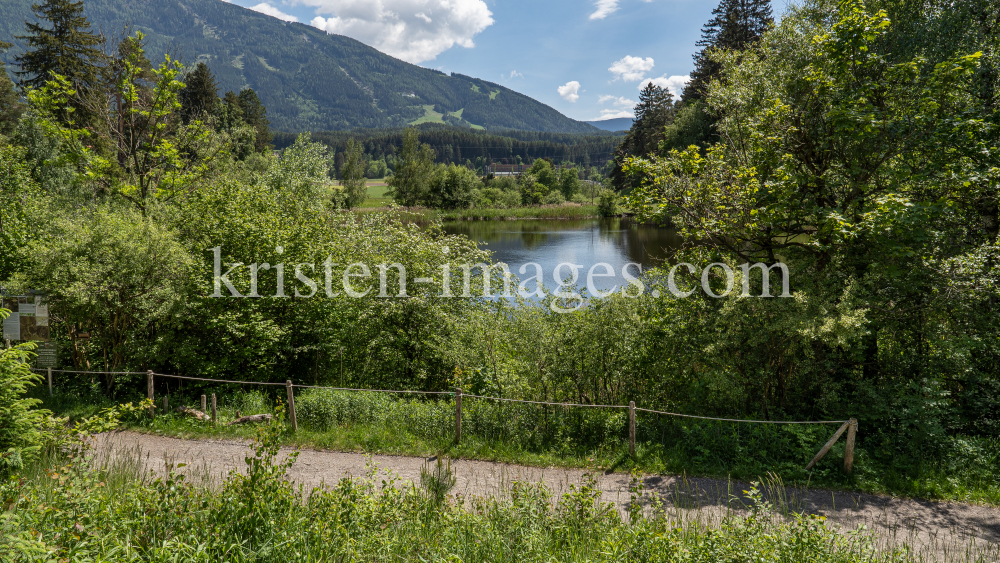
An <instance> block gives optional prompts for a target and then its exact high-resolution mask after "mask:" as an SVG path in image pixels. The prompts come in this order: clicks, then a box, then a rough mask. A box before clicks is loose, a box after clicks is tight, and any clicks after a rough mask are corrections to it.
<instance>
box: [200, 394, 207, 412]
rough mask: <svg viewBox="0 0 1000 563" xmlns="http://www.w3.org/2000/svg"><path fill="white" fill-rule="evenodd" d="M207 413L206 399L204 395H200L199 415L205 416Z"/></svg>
mask: <svg viewBox="0 0 1000 563" xmlns="http://www.w3.org/2000/svg"><path fill="white" fill-rule="evenodd" d="M207 412H208V403H207V398H206V397H205V396H204V395H202V396H201V413H202V414H205V413H207Z"/></svg>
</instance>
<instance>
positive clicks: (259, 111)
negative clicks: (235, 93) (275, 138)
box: [239, 88, 272, 152]
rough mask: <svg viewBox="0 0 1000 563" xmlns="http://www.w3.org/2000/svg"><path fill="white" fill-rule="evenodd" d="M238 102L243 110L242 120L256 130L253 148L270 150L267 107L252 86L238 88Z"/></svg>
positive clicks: (258, 150)
mask: <svg viewBox="0 0 1000 563" xmlns="http://www.w3.org/2000/svg"><path fill="white" fill-rule="evenodd" d="M239 103H240V109H242V110H243V121H245V122H246V123H247V125H249V126H251V127H253V128H254V129H255V130H256V131H257V137H256V139H255V141H254V148H255V149H256V150H257V152H264V151H266V150H270V149H271V140H272V135H271V130H270V128H269V127H270V125H271V122H270V121H268V119H267V109H266V108H265V107H264V104H263V103H261V101H260V98H259V97H257V92H254V91H253V89H252V88H244V89H242V90H240V95H239Z"/></svg>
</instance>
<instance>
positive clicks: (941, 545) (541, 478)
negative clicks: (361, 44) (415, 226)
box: [96, 432, 1000, 563]
mask: <svg viewBox="0 0 1000 563" xmlns="http://www.w3.org/2000/svg"><path fill="white" fill-rule="evenodd" d="M96 451H97V452H99V454H104V455H116V456H120V455H139V456H141V458H142V460H143V463H144V464H145V467H146V469H147V470H152V471H154V472H157V473H162V472H163V471H164V468H165V466H166V464H167V463H171V464H174V465H176V464H179V463H184V464H186V467H185V468H184V469H183V471H185V472H187V473H188V474H189V475H190V478H192V479H195V480H196V481H197V480H202V482H204V483H206V484H211V483H217V482H218V479H219V477H221V476H224V475H225V474H227V473H228V472H229V471H230V470H231V469H234V468H236V469H241V468H243V467H245V462H244V457H246V455H247V452H248V449H247V444H246V443H245V442H239V441H222V440H185V439H179V438H169V437H164V436H155V435H149V434H139V433H133V432H119V433H114V434H109V435H103V436H100V437H99V439H98V445H97V448H96ZM290 451H292V450H291V449H287V448H286V449H283V450H282V452H283V453H287V452H290ZM430 459H431V460H433V458H430ZM426 461H427V460H425V459H424V458H419V457H404V456H388V455H370V456H369V455H366V454H361V453H353V452H335V451H319V450H309V449H304V450H301V451H300V454H299V458H298V460H297V461H296V462H295V465H294V466H292V468H291V470H290V472H289V478H290V479H291V480H292V481H294V482H295V483H300V484H302V485H304V486H305V488H306V490H310V489H311V488H313V487H319V486H323V485H324V484H328V485H333V484H336V483H337V481H339V480H340V479H341V478H343V477H347V476H351V475H353V476H363V475H365V474H366V473H367V472H368V466H369V463H371V462H373V463H375V464H376V465H377V466H378V468H379V470H380V471H382V472H386V471H388V472H391V473H394V474H396V475H398V476H399V478H400V479H401V480H403V481H411V482H419V479H420V469H421V467H423V465H424V463H425V462H426ZM451 466H452V470H453V471H454V472H455V475H456V477H457V485H456V487H455V489H454V490H453V493H461V494H464V495H466V496H481V497H482V496H493V495H502V494H503V491H504V489H505V485H506V484H507V483H510V482H511V481H515V480H519V481H529V482H543V483H544V484H545V485H546V486H547V487H548V488H549V489H550V490H552V491H553V493H554V494H556V495H558V494H560V493H562V492H565V491H567V490H568V488H569V485H570V484H579V483H581V482H582V481H583V480H584V478H585V474H586V471H584V470H579V469H559V468H538V467H526V466H519V465H510V464H504V463H494V462H487V461H472V460H464V459H462V460H453V461H452V464H451ZM595 477H596V479H597V483H598V486H599V487H600V488H601V491H602V496H603V500H604V501H606V502H610V503H613V504H614V505H615V506H617V507H618V509H619V510H624V507H625V505H626V504H627V503H628V500H629V492H628V486H629V476H628V474H624V473H606V474H605V473H599V474H596V475H595ZM644 488H645V490H646V491H647V493H655V494H659V495H661V497H662V498H664V499H669V500H670V501H671V502H672V504H673V506H674V507H675V514H676V517H678V518H683V519H697V520H699V521H701V522H703V523H707V524H710V523H715V522H718V521H719V520H720V519H721V518H723V517H724V516H725V515H726V514H728V513H730V512H732V511H734V510H735V511H740V510H742V509H743V501H745V496H744V495H743V493H742V491H743V490H745V489H748V488H749V486H748V485H747V484H746V483H740V482H735V481H726V480H720V479H706V478H683V477H678V476H675V475H647V476H645V477H644ZM765 492H766V495H767V497H768V498H769V499H771V500H772V501H774V502H775V503H776V504H778V505H781V506H786V507H787V508H788V510H790V511H792V512H800V511H805V512H808V513H811V514H818V515H822V516H825V517H826V518H827V523H828V525H833V526H840V527H842V528H843V529H853V528H856V527H857V526H858V525H865V526H867V527H868V528H869V529H871V530H873V531H874V532H875V535H876V537H877V544H878V545H881V546H887V545H898V544H900V543H903V542H905V543H907V544H909V545H910V546H911V547H913V548H914V550H915V551H916V553H917V554H918V555H922V556H923V557H925V558H926V559H928V560H937V561H948V562H951V561H982V562H984V563H985V562H1000V509H998V508H993V507H987V506H978V505H969V504H959V503H949V502H931V501H922V500H914V499H906V498H895V497H888V496H878V495H870V494H860V493H851V492H841V491H827V490H803V489H794V488H791V487H773V486H772V487H766V488H765Z"/></svg>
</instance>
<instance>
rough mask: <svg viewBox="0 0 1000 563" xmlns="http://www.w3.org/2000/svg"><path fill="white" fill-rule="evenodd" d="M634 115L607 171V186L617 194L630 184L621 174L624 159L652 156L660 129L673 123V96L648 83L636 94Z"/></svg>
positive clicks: (632, 180) (661, 131) (658, 141)
mask: <svg viewBox="0 0 1000 563" xmlns="http://www.w3.org/2000/svg"><path fill="white" fill-rule="evenodd" d="M634 113H635V120H634V121H633V122H632V128H631V129H629V132H628V134H627V135H625V139H623V140H622V143H621V144H620V145H619V146H618V150H617V151H616V152H615V160H614V168H613V169H612V170H611V182H612V184H613V185H614V187H615V189H616V190H619V191H620V190H622V189H624V188H627V187H629V186H631V185H633V183H634V179H629V178H628V177H626V175H625V173H624V171H623V170H622V166H623V165H624V163H625V159H626V158H627V157H629V156H645V155H648V154H650V153H653V152H656V150H657V148H658V147H659V143H660V140H662V139H663V133H664V127H666V126H667V125H669V124H670V123H671V122H672V121H673V120H674V96H673V94H671V93H670V91H669V90H667V89H666V88H661V87H659V86H657V85H655V84H653V83H652V82H650V83H648V84H646V86H645V87H644V88H643V89H642V91H641V92H639V103H638V104H636V106H635V109H634Z"/></svg>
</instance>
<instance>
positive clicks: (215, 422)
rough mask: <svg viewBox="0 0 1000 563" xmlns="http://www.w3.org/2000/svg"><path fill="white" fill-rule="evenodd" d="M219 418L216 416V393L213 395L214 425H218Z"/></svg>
mask: <svg viewBox="0 0 1000 563" xmlns="http://www.w3.org/2000/svg"><path fill="white" fill-rule="evenodd" d="M218 423H219V418H218V416H216V410H215V393H212V424H218Z"/></svg>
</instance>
